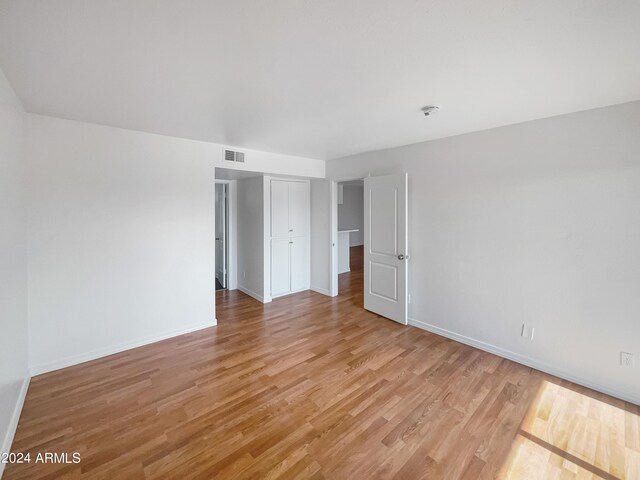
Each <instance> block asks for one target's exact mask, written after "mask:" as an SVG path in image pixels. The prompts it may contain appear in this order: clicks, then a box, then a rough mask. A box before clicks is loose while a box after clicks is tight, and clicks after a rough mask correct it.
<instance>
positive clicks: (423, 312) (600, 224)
mask: <svg viewBox="0 0 640 480" xmlns="http://www.w3.org/2000/svg"><path fill="white" fill-rule="evenodd" d="M426 121H427V122H430V121H434V122H437V117H434V118H433V119H428V120H426ZM401 171H406V172H408V173H409V218H410V227H409V228H410V232H409V238H410V252H411V255H412V257H411V261H410V270H409V278H410V280H409V285H410V292H411V294H412V302H411V305H410V309H409V312H410V317H411V318H412V322H413V323H414V324H420V325H421V326H422V327H425V328H428V329H431V330H434V331H437V332H439V333H443V334H445V335H449V336H452V337H454V338H458V339H460V340H462V341H466V342H469V343H474V344H476V345H479V346H481V347H482V348H485V349H488V350H493V351H495V352H498V353H500V354H502V355H506V356H510V357H511V358H515V359H517V360H519V361H521V362H524V363H529V364H531V365H535V366H537V367H538V368H541V369H546V370H547V371H552V372H555V373H557V374H560V375H562V376H564V377H566V378H569V379H573V380H574V381H578V382H580V383H583V384H586V385H591V386H593V387H595V388H597V389H599V390H603V391H607V392H609V393H612V394H614V395H616V396H619V397H622V398H626V399H630V400H632V401H635V402H636V403H640V358H638V357H640V346H639V343H638V339H639V338H640V321H639V319H640V294H638V292H640V102H634V103H629V104H624V105H619V106H614V107H609V108H603V109H597V110H591V111H586V112H582V113H577V114H571V115H564V116H559V117H555V118H549V119H544V120H539V121H534V122H527V123H522V124H518V125H512V126H508V127H503V128H498V129H492V130H487V131H483V132H478V133H473V134H468V135H462V136H458V137H450V138H447V139H442V140H438V141H433V142H427V143H422V144H416V145H411V146H406V147H401V148H394V149H390V150H384V151H378V152H372V153H367V154H362V155H357V156H353V157H347V158H343V159H339V160H336V161H332V162H329V163H328V164H327V173H328V175H329V176H330V177H332V178H340V177H349V176H354V177H355V176H359V175H363V176H367V175H368V174H371V175H377V174H384V173H392V172H401ZM523 323H526V324H529V325H532V326H534V327H535V338H534V340H533V341H529V340H525V339H523V338H521V337H520V329H521V326H522V324H523ZM620 351H627V352H632V353H635V355H636V368H635V369H625V368H623V367H621V366H620V365H619V364H620Z"/></svg>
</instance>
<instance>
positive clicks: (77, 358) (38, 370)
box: [29, 319, 218, 376]
mask: <svg viewBox="0 0 640 480" xmlns="http://www.w3.org/2000/svg"><path fill="white" fill-rule="evenodd" d="M217 324H218V321H217V320H216V319H214V320H213V322H211V323H206V324H200V325H194V326H192V327H188V328H184V329H181V330H173V331H171V332H166V333H163V334H160V335H154V336H153V337H147V338H144V339H142V340H136V341H133V342H125V343H121V344H118V345H113V346H110V347H105V348H100V349H98V350H93V351H91V352H86V353H81V354H79V355H73V356H70V357H66V358H62V359H60V360H56V361H53V362H47V363H42V364H40V365H32V366H31V367H30V369H29V370H30V372H31V376H36V375H41V374H43V373H48V372H53V371H54V370H60V369H61V368H66V367H71V366H73V365H77V364H79V363H84V362H89V361H91V360H96V359H98V358H102V357H106V356H108V355H113V354H114V353H120V352H124V351H125V350H131V349H132V348H138V347H142V346H144V345H149V344H150V343H155V342H160V341H162V340H166V339H168V338H172V337H177V336H179V335H184V334H186V333H191V332H195V331H197V330H202V329H203V328H209V327H215V326H216V325H217Z"/></svg>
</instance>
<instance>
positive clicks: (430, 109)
mask: <svg viewBox="0 0 640 480" xmlns="http://www.w3.org/2000/svg"><path fill="white" fill-rule="evenodd" d="M421 111H422V113H424V116H425V117H428V116H429V115H433V114H434V113H438V112H439V111H440V107H439V106H437V105H427V106H426V107H422V109H421Z"/></svg>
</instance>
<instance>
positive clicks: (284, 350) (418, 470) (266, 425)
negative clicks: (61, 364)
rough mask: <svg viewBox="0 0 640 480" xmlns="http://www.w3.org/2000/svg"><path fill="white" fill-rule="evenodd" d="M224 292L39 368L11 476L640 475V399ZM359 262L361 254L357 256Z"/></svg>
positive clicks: (308, 299) (356, 270)
mask: <svg viewBox="0 0 640 480" xmlns="http://www.w3.org/2000/svg"><path fill="white" fill-rule="evenodd" d="M361 255H362V253H361V250H357V249H356V250H354V252H353V253H352V258H354V256H355V258H354V263H352V271H351V272H350V273H347V274H343V275H341V276H340V280H339V288H340V296H338V297H336V298H328V297H325V296H323V295H320V294H317V293H314V292H303V293H299V294H295V295H291V296H288V297H283V298H280V299H277V300H275V301H274V302H272V303H271V304H267V305H262V304H260V303H259V302H257V301H255V300H254V299H252V298H250V297H248V296H246V295H244V294H242V293H240V292H238V291H221V292H218V293H217V297H218V307H217V317H218V321H219V325H218V326H217V327H214V328H210V329H206V330H201V331H198V332H195V333H191V334H188V335H183V336H181V337H176V338H173V339H170V340H166V341H163V342H159V343H155V344H152V345H148V346H145V347H141V348H138V349H135V350H129V351H127V352H123V353H120V354H117V355H112V356H110V357H106V358H103V359H99V360H96V361H93V362H88V363H85V364H82V365H77V366H74V367H70V368H67V369H64V370H59V371H56V372H52V373H49V374H46V375H41V376H39V377H35V378H34V379H33V380H32V382H31V386H30V388H29V392H28V395H27V399H26V403H25V407H24V410H23V413H22V417H21V419H20V423H19V426H18V431H17V433H16V437H15V441H14V444H13V451H14V452H30V453H31V455H32V458H33V457H34V456H35V455H36V454H37V453H38V452H41V453H43V452H56V453H63V452H69V453H70V452H79V453H80V454H81V462H80V463H79V464H62V465H60V464H43V463H39V464H36V463H33V462H32V463H30V464H22V465H8V466H7V469H6V471H5V477H4V478H5V479H6V480H11V479H41V478H51V479H53V478H70V479H75V478H98V479H137V478H162V479H165V478H167V479H173V478H175V479H210V478H224V479H227V478H287V479H289V478H290V479H293V478H300V479H312V478H313V479H322V478H326V479H369V478H395V479H414V478H428V479H440V478H442V479H455V478H460V479H483V478H523V479H536V478H540V479H548V478H558V479H560V478H562V479H565V478H619V479H623V478H626V479H638V478H640V467H639V465H640V461H639V456H640V421H639V420H638V419H639V415H640V408H639V407H638V406H635V405H631V404H628V403H625V402H622V401H619V400H616V399H613V398H610V397H607V396H605V395H602V394H599V393H596V392H593V391H590V390H588V389H585V388H582V387H578V386H576V385H573V384H571V383H569V382H565V381H561V380H559V379H556V378H553V377H550V376H548V375H544V374H542V373H540V372H537V371H535V370H532V369H530V368H527V367H524V366H522V365H518V364H516V363H513V362H511V361H508V360H505V359H502V358H500V357H497V356H494V355H491V354H489V353H485V352H482V351H480V350H476V349H474V348H471V347H468V346H465V345H462V344H459V343H456V342H453V341H451V340H448V339H446V338H443V337H439V336H437V335H434V334H431V333H427V332H424V331H422V330H419V329H417V328H414V327H404V326H401V325H398V324H396V323H394V322H392V321H389V320H386V319H384V318H381V317H378V316H377V315H374V314H372V313H369V312H366V311H364V310H363V309H362V263H361V262H362V260H361V258H362V256H361ZM358 262H360V264H358Z"/></svg>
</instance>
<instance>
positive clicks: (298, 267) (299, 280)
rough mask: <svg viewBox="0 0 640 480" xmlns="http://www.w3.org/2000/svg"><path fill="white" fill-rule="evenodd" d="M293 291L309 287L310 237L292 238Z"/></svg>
mask: <svg viewBox="0 0 640 480" xmlns="http://www.w3.org/2000/svg"><path fill="white" fill-rule="evenodd" d="M291 242H292V243H291V244H290V247H291V291H294V292H295V291H297V290H306V289H308V288H309V237H296V238H291Z"/></svg>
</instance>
